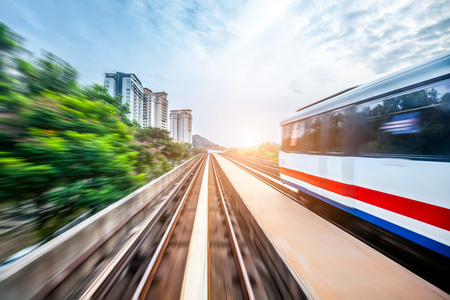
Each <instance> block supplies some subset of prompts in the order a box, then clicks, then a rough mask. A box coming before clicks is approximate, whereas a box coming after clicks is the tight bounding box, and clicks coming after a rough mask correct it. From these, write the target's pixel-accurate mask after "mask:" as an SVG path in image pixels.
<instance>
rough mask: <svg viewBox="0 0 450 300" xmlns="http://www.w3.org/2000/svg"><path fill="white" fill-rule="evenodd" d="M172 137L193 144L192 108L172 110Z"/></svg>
mask: <svg viewBox="0 0 450 300" xmlns="http://www.w3.org/2000/svg"><path fill="white" fill-rule="evenodd" d="M170 137H171V138H173V139H174V140H177V141H180V142H185V143H191V144H192V110H190V109H181V110H171V111H170Z"/></svg>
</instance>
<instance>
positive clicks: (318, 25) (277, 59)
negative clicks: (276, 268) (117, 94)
mask: <svg viewBox="0 0 450 300" xmlns="http://www.w3.org/2000/svg"><path fill="white" fill-rule="evenodd" d="M0 22H3V23H5V24H6V25H8V26H9V27H10V28H11V29H12V30H14V31H15V32H17V33H18V34H20V35H21V36H22V37H24V38H25V40H26V43H25V46H26V47H27V48H28V49H29V50H31V51H33V52H34V53H36V54H39V53H41V51H42V50H46V51H50V52H52V53H54V54H56V55H58V56H59V57H61V58H62V59H64V60H66V61H67V62H69V63H70V64H71V65H72V66H74V67H75V68H76V69H77V70H78V71H79V81H80V83H82V84H92V83H99V84H103V81H104V73H105V72H127V73H135V74H136V75H137V76H138V78H139V79H140V80H141V82H142V83H143V85H144V86H145V87H147V88H149V89H151V90H153V91H154V92H158V91H165V92H166V93H168V100H169V109H170V110H174V109H192V114H193V134H199V135H201V136H203V137H205V138H207V139H209V140H211V141H212V142H215V143H217V144H220V145H222V146H227V147H230V146H233V147H237V146H245V147H248V146H256V145H258V144H260V143H262V142H264V141H270V142H278V143H279V142H280V138H281V137H280V136H281V128H280V126H279V122H280V120H281V119H282V118H283V117H286V116H288V115H290V114H292V113H294V112H295V111H296V110H297V109H299V108H301V107H303V106H306V105H308V104H310V103H312V102H315V101H317V100H320V99H322V98H324V97H327V96H329V95H331V94H334V93H336V92H338V91H341V90H344V89H346V88H349V87H352V86H356V85H359V84H363V83H366V82H370V81H372V80H375V79H377V78H380V77H382V76H383V75H387V74H389V73H391V72H394V71H396V70H399V69H402V68H404V67H407V66H409V65H411V64H414V63H419V62H421V61H423V60H426V59H428V58H431V57H433V56H436V55H439V54H441V53H444V52H445V51H448V49H449V48H448V46H449V45H450V4H449V2H448V0H442V1H441V0H437V1H431V0H417V1H416V0H411V1H401V0H389V1H387V0H375V1H373V0H349V1H347V0H340V1H327V0H324V1H318V0H316V1H313V0H308V1H307V0H304V1H291V0H277V1H265V0H255V1H253V0H247V1H244V0H228V1H207V0H200V1H195V0H174V1H169V0H168V1H144V0H129V1H127V0H95V1H89V0H65V1H57V0H39V1H36V0H0Z"/></svg>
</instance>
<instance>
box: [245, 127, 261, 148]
mask: <svg viewBox="0 0 450 300" xmlns="http://www.w3.org/2000/svg"><path fill="white" fill-rule="evenodd" d="M257 145H258V135H257V134H256V133H255V132H253V131H251V130H246V131H244V132H243V133H242V146H243V147H254V146H257Z"/></svg>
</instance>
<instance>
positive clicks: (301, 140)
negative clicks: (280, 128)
mask: <svg viewBox="0 0 450 300" xmlns="http://www.w3.org/2000/svg"><path fill="white" fill-rule="evenodd" d="M305 123H306V122H305V121H299V122H297V123H296V125H297V127H296V131H295V135H296V137H297V142H296V144H295V148H294V151H295V152H298V153H303V152H304V151H305V144H306V140H305V138H306V130H305V129H306V126H305Z"/></svg>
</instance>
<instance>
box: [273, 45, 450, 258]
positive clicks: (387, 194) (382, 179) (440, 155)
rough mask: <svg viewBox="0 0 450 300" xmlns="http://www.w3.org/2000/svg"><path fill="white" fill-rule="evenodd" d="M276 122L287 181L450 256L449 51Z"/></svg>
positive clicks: (362, 217)
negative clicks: (280, 135)
mask: <svg viewBox="0 0 450 300" xmlns="http://www.w3.org/2000/svg"><path fill="white" fill-rule="evenodd" d="M280 125H281V127H282V143H281V149H280V151H279V170H280V179H281V181H282V182H283V183H284V184H287V185H290V186H292V187H294V188H296V189H297V190H298V191H299V192H300V193H302V194H304V195H307V196H310V197H313V198H314V199H318V200H317V201H319V202H321V201H323V202H326V203H328V204H330V205H332V206H334V207H336V208H338V209H339V210H338V211H346V212H348V213H350V214H352V215H354V216H356V217H358V218H360V219H363V220H365V221H367V222H369V224H371V225H376V226H379V227H381V228H384V229H385V230H388V231H389V232H390V233H393V234H395V235H398V236H401V237H403V238H406V239H407V240H410V241H412V242H414V243H415V244H418V245H421V246H423V247H426V248H428V249H430V250H432V251H434V252H435V253H439V254H440V255H444V256H445V257H447V258H449V257H450V52H447V53H444V54H442V55H440V56H438V57H435V58H432V59H429V60H427V61H425V62H423V63H420V64H416V65H413V66H410V67H408V68H406V69H403V70H400V71H397V72H395V73H392V74H390V75H387V76H384V77H382V78H380V79H377V80H375V81H373V82H370V83H367V84H363V85H360V86H357V87H354V88H350V89H347V90H345V91H343V92H340V93H337V94H334V95H332V96H330V97H327V98H325V99H322V100H320V101H317V102H315V103H313V104H311V105H308V106H305V107H303V108H301V109H299V110H297V111H296V112H295V113H293V114H291V115H290V116H288V117H286V118H284V119H282V121H281V124H280Z"/></svg>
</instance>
